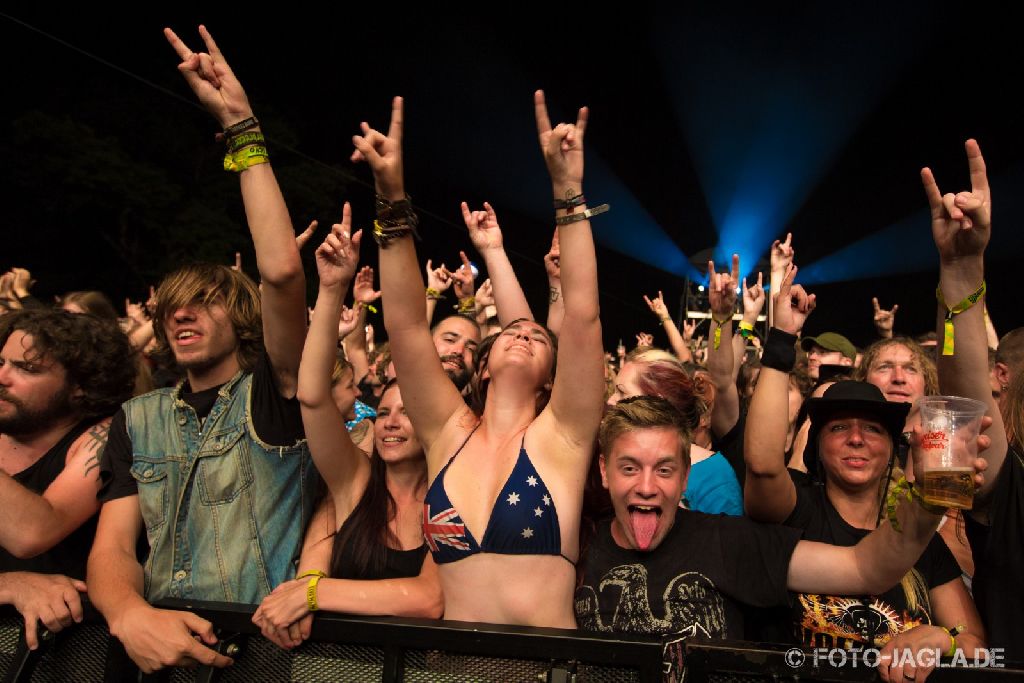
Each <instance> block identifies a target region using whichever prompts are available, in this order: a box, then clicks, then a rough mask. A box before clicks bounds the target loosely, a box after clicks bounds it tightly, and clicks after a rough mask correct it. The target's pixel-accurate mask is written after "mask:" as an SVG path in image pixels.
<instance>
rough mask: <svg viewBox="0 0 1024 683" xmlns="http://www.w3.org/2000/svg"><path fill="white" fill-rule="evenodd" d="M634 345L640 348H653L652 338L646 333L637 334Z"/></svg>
mask: <svg viewBox="0 0 1024 683" xmlns="http://www.w3.org/2000/svg"><path fill="white" fill-rule="evenodd" d="M636 345H637V347H641V346H654V336H653V335H651V334H650V333H648V332H637V335H636Z"/></svg>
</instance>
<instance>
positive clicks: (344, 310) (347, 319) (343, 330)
mask: <svg viewBox="0 0 1024 683" xmlns="http://www.w3.org/2000/svg"><path fill="white" fill-rule="evenodd" d="M357 327H359V314H358V313H357V312H356V310H355V309H354V308H349V307H348V306H342V307H341V314H340V315H339V316H338V339H344V338H345V337H347V336H348V335H350V334H352V331H353V330H355V329H356V328H357Z"/></svg>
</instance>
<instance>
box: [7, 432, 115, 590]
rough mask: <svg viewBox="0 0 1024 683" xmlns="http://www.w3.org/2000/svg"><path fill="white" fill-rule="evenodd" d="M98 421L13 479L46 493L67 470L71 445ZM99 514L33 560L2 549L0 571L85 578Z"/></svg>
mask: <svg viewBox="0 0 1024 683" xmlns="http://www.w3.org/2000/svg"><path fill="white" fill-rule="evenodd" d="M94 423H95V419H90V420H84V421H82V422H79V423H78V424H77V425H75V427H74V428H73V429H72V430H71V431H69V432H68V433H67V434H65V435H64V436H63V437H62V438H61V440H60V441H58V442H57V443H56V444H55V445H54V446H53V448H51V449H50V450H48V451H47V452H46V453H45V454H43V457H41V458H39V460H37V461H36V462H35V463H33V464H32V465H30V466H29V467H26V468H25V469H23V470H22V471H21V472H18V473H17V474H15V475H13V476H12V477H11V478H12V479H14V481H16V482H18V483H19V484H21V485H22V486H24V487H25V488H27V489H28V490H29V491H32V492H34V493H38V494H42V493H43V492H44V491H46V487H48V486H49V485H50V484H51V483H53V480H54V479H56V478H57V475H59V474H60V473H61V472H63V471H64V464H65V462H66V461H67V456H68V449H70V448H71V444H73V443H74V442H75V439H77V438H78V437H79V436H81V435H82V434H83V433H84V432H85V430H86V429H88V428H89V427H90V426H92V425H93V424H94ZM97 517H98V515H93V516H92V517H90V518H89V519H88V520H86V521H85V523H83V524H82V526H80V527H78V528H77V529H75V530H74V531H73V532H71V534H70V535H68V537H67V538H65V539H64V540H63V541H61V542H60V543H58V544H57V545H55V546H54V547H52V548H50V549H49V550H48V551H46V552H45V553H42V554H40V555H37V556H36V557H33V558H31V559H27V560H21V559H18V558H17V557H15V556H14V555H11V554H10V553H9V552H7V551H6V550H5V549H4V548H0V572H37V573H39V574H64V575H65V576H70V577H72V578H75V579H85V563H86V560H88V558H89V550H90V549H91V548H92V539H93V537H94V536H95V535H96V520H97Z"/></svg>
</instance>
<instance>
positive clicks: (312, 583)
mask: <svg viewBox="0 0 1024 683" xmlns="http://www.w3.org/2000/svg"><path fill="white" fill-rule="evenodd" d="M322 578H324V577H322V576H312V577H311V578H310V579H309V584H307V585H306V606H307V607H309V611H310V612H315V611H317V610H318V609H320V605H319V604H317V601H316V585H317V584H318V583H320V579H322Z"/></svg>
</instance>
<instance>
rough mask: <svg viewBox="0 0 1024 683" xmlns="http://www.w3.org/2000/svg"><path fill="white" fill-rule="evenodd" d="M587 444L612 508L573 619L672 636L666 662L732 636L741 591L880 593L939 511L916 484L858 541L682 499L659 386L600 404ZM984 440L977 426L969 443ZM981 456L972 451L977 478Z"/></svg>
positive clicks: (777, 602)
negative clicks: (687, 645)
mask: <svg viewBox="0 0 1024 683" xmlns="http://www.w3.org/2000/svg"><path fill="white" fill-rule="evenodd" d="M598 444H599V446H600V451H601V455H600V468H601V480H602V483H603V485H604V487H605V488H606V489H608V493H609V494H610V496H611V499H612V506H613V508H614V510H615V517H614V518H613V519H611V520H605V521H603V522H601V523H599V524H598V527H597V532H596V537H595V538H594V540H593V541H592V542H591V544H590V546H589V548H588V549H587V553H586V556H585V557H584V558H583V561H582V564H581V567H582V569H581V573H582V580H581V583H580V585H579V587H578V588H577V589H576V595H575V601H574V606H575V612H576V621H577V624H578V625H579V627H580V628H583V629H588V630H592V631H605V632H617V633H640V634H651V635H657V636H666V635H676V636H678V638H676V639H674V640H673V639H669V641H668V642H669V644H670V647H666V649H665V652H666V655H665V657H666V666H667V667H668V669H670V670H674V668H675V667H677V666H678V665H679V661H678V659H677V657H676V654H678V650H679V647H678V644H679V641H681V640H682V639H683V638H687V637H691V636H703V637H706V638H727V639H730V640H741V639H743V637H744V625H743V617H742V613H741V611H740V603H745V604H747V605H752V606H754V607H772V606H789V601H790V591H796V592H802V593H820V594H826V595H872V594H879V593H884V592H885V591H887V590H888V589H890V588H892V587H893V586H895V585H896V584H898V583H899V582H900V579H901V578H902V577H903V575H904V574H906V572H907V571H908V570H910V568H911V567H912V566H913V565H914V562H915V561H916V560H917V558H918V557H919V556H920V555H921V553H922V551H923V550H924V548H925V546H926V545H927V544H928V541H929V539H930V538H931V536H932V534H933V533H934V532H935V528H936V527H937V526H938V523H939V520H940V519H941V518H942V514H941V513H942V511H941V510H938V509H934V508H933V507H932V506H930V505H929V506H928V509H925V507H923V506H922V504H921V503H920V502H918V501H919V500H920V497H919V496H916V495H912V496H908V497H906V498H902V497H901V498H900V499H899V502H898V504H897V506H896V507H895V509H894V510H893V512H892V515H891V516H890V518H889V520H888V521H884V522H882V524H880V525H879V526H878V528H877V529H875V530H874V531H872V532H871V533H870V534H868V535H867V536H865V537H864V538H863V539H862V540H861V541H860V542H859V543H858V544H857V545H855V546H852V547H839V546H833V545H828V544H825V543H815V542H811V541H804V540H801V535H802V534H803V532H802V531H801V530H799V529H794V528H790V527H784V526H780V525H774V524H759V523H756V522H752V521H750V520H749V519H747V518H745V517H730V516H727V515H707V514H703V513H700V512H692V511H690V510H685V509H682V508H680V506H679V501H680V499H681V497H682V494H683V491H684V490H686V478H687V475H688V473H689V469H690V457H689V451H690V433H689V429H688V427H687V426H686V423H685V422H684V418H683V417H682V416H681V415H680V414H679V413H678V412H677V411H676V410H674V409H673V407H672V405H671V404H670V403H668V402H667V401H666V400H664V399H662V398H658V397H653V396H637V397H634V398H628V399H624V400H622V401H620V402H619V403H618V404H616V405H615V406H613V407H612V408H610V409H609V411H608V412H607V414H606V415H605V418H604V420H603V421H602V423H601V429H600V433H599V436H598ZM987 445H988V441H987V438H986V437H980V438H979V447H981V448H983V447H985V446H987ZM984 466H985V465H984V462H983V461H980V460H979V461H976V464H975V470H976V474H975V479H976V480H977V481H979V482H980V480H981V475H980V474H977V472H980V471H981V470H982V469H984ZM673 643H675V645H672V644H673ZM676 673H678V671H676ZM669 678H671V675H669Z"/></svg>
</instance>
